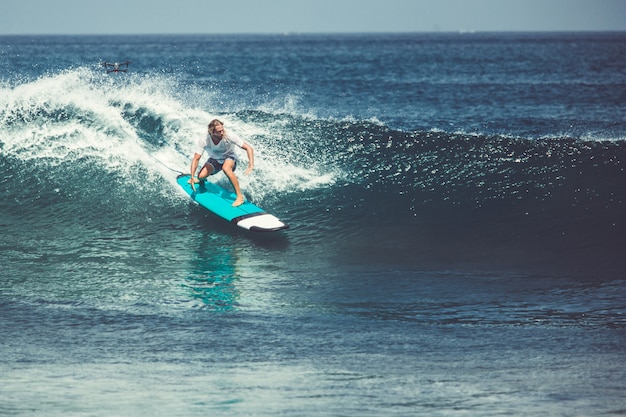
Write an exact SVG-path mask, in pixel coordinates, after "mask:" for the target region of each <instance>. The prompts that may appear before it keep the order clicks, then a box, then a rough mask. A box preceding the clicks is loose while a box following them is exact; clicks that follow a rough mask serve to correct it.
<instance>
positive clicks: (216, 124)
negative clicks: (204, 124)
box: [209, 119, 224, 134]
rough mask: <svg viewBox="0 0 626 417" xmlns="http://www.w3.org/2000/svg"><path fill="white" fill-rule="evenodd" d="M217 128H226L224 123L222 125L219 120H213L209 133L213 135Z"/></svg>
mask: <svg viewBox="0 0 626 417" xmlns="http://www.w3.org/2000/svg"><path fill="white" fill-rule="evenodd" d="M215 126H224V123H222V122H221V121H220V120H218V119H213V120H211V123H209V132H210V133H211V134H213V131H214V130H215Z"/></svg>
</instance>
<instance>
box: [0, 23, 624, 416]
mask: <svg viewBox="0 0 626 417" xmlns="http://www.w3.org/2000/svg"><path fill="white" fill-rule="evenodd" d="M126 61H129V63H128V67H127V68H126V66H123V67H122V68H123V69H127V70H128V71H127V72H119V73H115V72H113V73H107V71H106V68H105V67H104V66H102V63H103V62H109V63H114V62H118V63H122V62H126ZM625 115H626V34H625V33H415V34H317V35H316V34H276V35H158V36H157V35H149V36H148V35H146V36H125V35H113V36H1V37H0V193H1V195H2V198H1V199H0V236H1V238H0V262H1V265H2V267H1V270H0V415H2V416H46V417H52V416H64V417H66V416H133V417H137V416H168V417H172V416H207V415H210V416H360V417H364V416H501V415H514V416H539V415H541V416H600V415H601V416H619V415H624V414H626V395H625V394H626V361H625V359H626V272H625V268H626V173H625V172H624V168H625V167H626V118H625ZM214 118H219V119H220V120H222V121H223V122H224V124H225V127H226V129H227V130H231V131H233V132H235V133H237V134H239V135H240V136H241V137H242V138H244V140H246V141H247V142H248V143H250V144H251V145H252V146H253V147H254V149H255V169H254V171H253V172H252V173H251V175H249V176H245V175H243V171H244V170H245V169H244V168H242V167H245V166H246V156H245V153H242V154H241V160H240V165H239V170H238V171H237V172H238V173H239V178H240V181H241V185H242V189H243V192H244V195H245V196H246V198H247V199H249V200H250V201H252V202H254V203H256V204H257V205H259V206H261V207H263V208H264V209H265V210H267V211H268V212H270V213H272V214H274V215H276V216H277V217H278V218H280V219H281V220H283V221H285V222H286V223H288V224H289V225H290V228H289V229H288V230H285V231H281V232H277V233H269V234H258V233H257V234H255V233H252V232H247V231H245V230H241V229H238V228H236V227H234V226H233V225H231V224H229V223H227V222H225V221H224V220H222V219H220V218H218V217H216V216H214V215H212V214H211V213H209V212H208V211H206V210H205V209H203V208H201V207H199V206H197V205H196V204H195V203H193V202H192V201H191V200H190V199H189V198H188V197H187V196H186V195H185V194H184V192H183V191H182V190H181V189H180V188H179V187H178V186H177V184H176V176H177V175H178V173H181V172H182V173H187V172H188V171H189V166H190V162H191V157H192V154H193V150H194V144H195V142H196V141H197V139H198V138H200V137H202V135H204V134H205V133H206V125H207V124H208V122H209V121H210V120H212V119H214ZM205 157H206V156H205ZM211 180H212V181H215V182H217V183H219V184H221V185H223V186H225V187H229V183H228V181H227V180H226V178H225V177H224V176H223V174H219V175H217V176H215V177H212V178H211Z"/></svg>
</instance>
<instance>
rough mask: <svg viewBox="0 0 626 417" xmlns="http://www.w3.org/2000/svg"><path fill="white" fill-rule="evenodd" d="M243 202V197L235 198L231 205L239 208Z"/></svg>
mask: <svg viewBox="0 0 626 417" xmlns="http://www.w3.org/2000/svg"><path fill="white" fill-rule="evenodd" d="M243 202H244V200H243V197H237V199H236V200H235V202H234V203H233V207H239V206H240V205H242V204H243Z"/></svg>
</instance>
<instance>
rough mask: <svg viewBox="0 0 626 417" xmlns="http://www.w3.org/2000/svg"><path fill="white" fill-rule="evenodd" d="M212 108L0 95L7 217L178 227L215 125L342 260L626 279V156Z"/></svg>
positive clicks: (91, 90) (91, 87)
mask: <svg viewBox="0 0 626 417" xmlns="http://www.w3.org/2000/svg"><path fill="white" fill-rule="evenodd" d="M212 98H214V92H212V91H211V90H210V89H209V90H208V91H207V88H202V87H199V86H193V85H184V86H181V85H180V84H179V83H177V82H176V80H175V79H172V78H168V77H165V76H158V75H145V76H129V77H124V78H122V77H115V78H114V77H107V76H106V75H102V74H101V73H95V72H93V71H91V70H89V69H85V68H80V69H75V70H69V71H66V72H63V73H60V74H57V75H50V76H44V77H41V78H40V79H38V80H35V81H30V82H26V83H24V84H21V85H17V86H13V87H6V86H4V87H2V92H1V94H0V150H1V152H2V159H1V160H0V162H1V164H0V170H1V171H2V175H3V181H2V187H3V192H4V193H5V195H6V197H7V198H5V199H4V202H3V204H2V205H3V211H4V212H5V213H13V214H12V215H13V216H21V217H26V218H29V219H33V221H37V218H36V213H37V212H38V211H37V210H38V209H39V208H41V206H44V205H50V204H51V203H55V204H58V205H60V206H63V207H78V209H76V210H75V211H72V210H70V209H68V213H67V215H66V217H67V219H71V218H72V217H73V216H76V215H77V213H82V212H93V211H96V210H97V211H98V213H100V215H101V216H103V217H104V220H103V223H101V226H102V227H106V226H103V225H104V223H105V222H106V219H107V216H108V218H110V219H112V218H117V217H116V216H120V215H123V214H124V213H129V212H130V213H132V214H133V215H134V214H137V213H140V214H141V215H142V216H141V217H142V219H143V220H142V221H145V219H146V218H153V217H155V216H162V217H163V218H174V219H176V216H177V215H178V214H177V213H179V212H180V211H181V207H182V204H186V201H187V200H185V197H184V196H183V195H182V194H179V193H177V188H176V185H175V172H186V171H187V169H188V166H189V161H190V156H191V154H192V152H193V143H194V142H195V141H196V139H197V137H198V136H199V135H201V134H203V132H204V131H205V129H206V124H207V122H208V121H209V120H210V119H212V118H214V117H219V118H221V119H223V120H224V121H225V122H226V125H227V128H228V129H232V130H234V131H237V132H238V133H239V134H241V135H242V136H243V137H245V138H246V139H247V140H249V141H250V143H252V144H253V146H254V147H255V149H256V151H257V158H256V161H255V162H256V168H257V169H256V172H255V173H254V175H252V176H250V177H242V186H243V188H244V190H245V192H246V193H247V195H248V198H251V199H252V200H254V201H256V202H258V203H260V204H262V205H263V206H265V207H267V208H271V209H272V211H274V212H277V213H279V214H281V217H283V218H285V219H286V220H287V221H288V223H290V224H291V225H292V231H291V232H290V234H291V236H292V237H293V242H294V243H296V244H297V245H298V244H302V245H304V246H307V248H308V249H307V250H314V251H318V250H319V251H321V250H322V249H312V247H311V246H314V247H316V248H317V247H318V245H321V244H324V245H325V247H326V249H323V250H324V251H326V252H324V253H325V254H326V255H330V258H331V259H341V262H355V263H358V262H360V260H362V259H363V257H364V256H365V257H366V258H367V259H369V260H370V261H372V262H373V261H380V262H394V263H403V262H420V264H427V263H428V262H436V263H444V264H448V263H450V264H452V263H462V264H463V263H464V264H469V265H474V264H476V263H482V264H491V265H499V264H507V265H517V266H522V265H523V266H526V265H528V264H534V265H550V266H551V267H553V268H556V269H560V268H567V269H571V268H579V269H580V268H585V270H587V271H601V272H602V273H617V272H616V271H621V269H622V268H623V267H624V266H626V265H624V261H623V260H622V259H621V258H622V256H621V254H622V253H623V252H624V249H626V239H625V237H624V236H626V233H624V232H626V224H625V223H624V220H623V213H624V202H625V201H626V177H625V175H624V165H623V163H624V161H625V160H626V143H625V142H624V141H621V140H613V141H606V140H581V139H576V138H568V137H552V138H542V139H525V138H515V137H506V136H499V135H479V134H467V133H460V132H456V133H455V132H445V131H441V130H432V131H415V132H405V131H399V130H395V129H392V128H389V127H388V126H386V125H384V124H383V123H380V122H379V121H377V120H356V119H351V118H344V119H341V120H338V119H324V118H318V117H316V116H315V115H312V114H309V113H299V112H298V110H297V106H294V105H293V102H292V100H291V99H289V98H286V100H285V103H286V104H285V106H283V107H281V106H280V105H278V104H275V103H274V104H272V105H269V106H261V107H260V108H257V109H240V110H238V111H234V112H230V113H220V112H217V111H215V112H212V110H211V109H212V108H217V105H212V104H211V103H212ZM200 103H204V105H201V104H200ZM173 171H174V172H173ZM217 180H218V181H224V179H217ZM164 184H165V186H164ZM225 185H227V184H226V183H225ZM25 191H26V192H25ZM137 191H140V192H137ZM70 201H71V202H72V204H64V202H68V203H69V202H70ZM183 202H185V203H183ZM29 213H30V214H29ZM60 213H61V215H62V213H63V210H60ZM120 213H121V214H120ZM329 237H332V238H329Z"/></svg>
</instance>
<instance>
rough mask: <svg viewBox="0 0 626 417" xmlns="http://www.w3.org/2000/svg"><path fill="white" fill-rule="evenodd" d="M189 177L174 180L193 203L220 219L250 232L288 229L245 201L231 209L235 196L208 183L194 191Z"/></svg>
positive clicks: (179, 177) (275, 218)
mask: <svg viewBox="0 0 626 417" xmlns="http://www.w3.org/2000/svg"><path fill="white" fill-rule="evenodd" d="M190 177H191V176H190V175H188V174H181V175H179V176H178V177H177V178H176V182H178V185H180V186H181V187H182V189H183V190H185V192H186V193H187V194H188V195H189V197H191V199H192V200H193V201H195V202H196V203H198V204H200V205H201V206H202V207H204V208H206V209H207V210H209V211H210V212H211V213H213V214H216V215H217V216H219V217H221V218H222V219H224V220H226V221H229V222H231V223H233V224H235V225H237V226H239V227H241V228H243V229H246V230H250V231H252V232H275V231H278V230H283V229H287V228H288V227H289V226H288V225H287V224H285V223H283V222H282V221H280V220H279V219H278V218H277V217H275V216H273V215H272V214H269V213H267V212H266V211H265V210H263V209H262V208H260V207H259V206H257V205H255V204H253V203H251V202H249V201H247V200H246V202H244V203H243V204H242V205H240V206H237V207H233V206H232V204H233V202H234V201H235V198H237V195H236V194H235V193H234V192H232V191H228V190H226V189H225V188H223V187H221V186H219V185H217V184H215V183H212V182H210V181H204V182H203V183H201V184H196V190H195V191H194V190H193V189H192V188H191V184H189V178H190Z"/></svg>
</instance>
